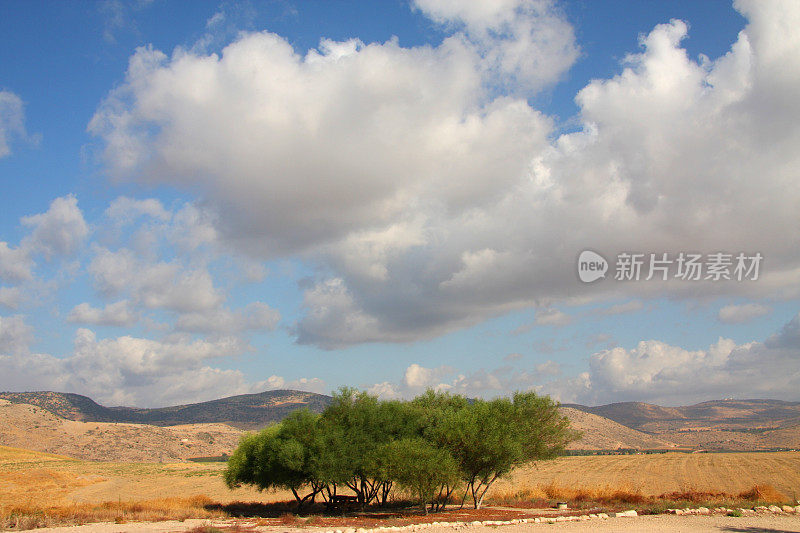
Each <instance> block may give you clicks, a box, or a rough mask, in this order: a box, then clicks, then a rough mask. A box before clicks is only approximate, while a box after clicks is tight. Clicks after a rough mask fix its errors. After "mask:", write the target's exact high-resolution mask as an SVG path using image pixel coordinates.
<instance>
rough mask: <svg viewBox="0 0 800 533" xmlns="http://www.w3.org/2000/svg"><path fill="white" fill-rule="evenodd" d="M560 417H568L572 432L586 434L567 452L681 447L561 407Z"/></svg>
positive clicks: (591, 415) (568, 447)
mask: <svg viewBox="0 0 800 533" xmlns="http://www.w3.org/2000/svg"><path fill="white" fill-rule="evenodd" d="M561 414H563V415H565V416H567V418H569V421H570V424H571V425H572V427H573V429H577V430H578V431H581V432H583V437H582V438H581V439H580V440H578V441H575V442H572V443H570V444H569V446H567V449H568V450H618V449H620V448H634V449H638V450H667V449H674V448H677V447H678V446H677V445H676V444H675V443H674V442H670V441H669V440H666V439H662V438H658V437H654V436H653V435H648V434H647V433H643V432H641V431H637V430H635V429H631V428H629V427H626V426H623V425H622V424H619V423H617V422H614V421H613V420H609V419H608V418H603V417H602V416H598V415H594V414H591V413H586V412H583V411H579V410H578V409H573V408H570V407H562V408H561Z"/></svg>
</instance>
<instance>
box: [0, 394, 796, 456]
mask: <svg viewBox="0 0 800 533" xmlns="http://www.w3.org/2000/svg"><path fill="white" fill-rule="evenodd" d="M3 400H5V401H6V402H8V404H7V405H5V406H3V412H2V414H3V416H2V417H0V419H2V420H3V421H4V422H5V424H4V425H5V426H6V427H4V428H0V444H5V445H10V446H21V447H28V448H31V449H36V450H40V451H46V452H51V453H64V454H67V455H72V456H74V457H82V458H105V459H107V460H110V459H112V458H117V457H122V456H124V457H133V456H136V457H140V458H141V460H159V458H160V456H161V455H163V454H162V453H161V452H158V453H159V455H153V453H156V452H153V453H151V452H143V451H138V452H133V451H131V449H132V448H137V447H138V448H139V449H141V448H142V447H144V446H151V445H152V446H154V447H155V448H154V449H155V450H158V449H159V447H160V446H161V445H160V444H159V443H160V442H163V443H166V444H165V446H166V448H164V450H166V451H165V453H166V454H167V456H168V457H167V458H188V457H195V456H203V455H205V456H213V455H220V454H222V453H227V452H230V451H231V450H232V449H233V448H234V447H235V445H236V442H237V441H238V438H239V435H240V434H241V431H242V430H252V429H258V428H261V427H263V426H266V425H268V424H270V423H272V422H276V421H279V420H282V419H283V418H284V417H285V416H287V415H288V414H289V413H290V412H291V411H293V410H295V409H299V408H303V407H308V408H309V409H311V410H312V411H314V412H321V411H322V410H323V409H324V408H325V407H326V406H327V405H329V404H330V401H331V397H330V396H325V395H321V394H314V393H310V392H301V391H293V390H277V391H267V392H262V393H259V394H244V395H239V396H231V397H227V398H221V399H218V400H212V401H208V402H200V403H194V404H187V405H178V406H174V407H161V408H154V409H146V408H137V407H105V406H103V405H100V404H98V403H96V402H95V401H94V400H92V399H91V398H87V397H86V396H81V395H79V394H70V393H59V392H24V393H10V392H6V393H0V402H3ZM11 405H15V406H18V407H20V408H22V407H24V406H27V407H28V408H31V407H36V408H37V409H38V410H37V411H35V412H29V411H25V409H22V410H16V411H14V410H12V409H9V408H8V407H9V406H11ZM561 409H562V412H563V413H564V414H566V415H567V416H568V417H569V418H570V420H571V423H572V425H573V427H574V428H575V429H578V430H580V431H582V432H583V434H584V436H583V438H582V439H581V440H580V441H577V442H574V443H572V444H571V445H570V449H571V450H614V449H619V448H630V449H640V450H652V449H676V448H695V449H707V450H736V451H746V450H776V449H800V403H797V402H795V403H792V402H781V401H777V400H719V401H711V402H703V403H700V404H696V405H690V406H683V407H662V406H659V405H653V404H647V403H641V402H624V403H613V404H608V405H601V406H597V407H587V406H583V405H572V404H567V405H564V406H562V408H561ZM12 415H13V416H12ZM201 433H202V434H203V435H202V436H199V435H200V434H201ZM208 435H211V436H212V440H213V443H211V442H206V441H208ZM204 439H205V441H204ZM29 441H30V442H36V443H37V444H36V445H35V446H32V445H31V446H27V445H26V443H27V442H29ZM203 442H206V444H202V443H203ZM131 443H137V444H136V446H131ZM176 443H177V444H176ZM187 443H189V444H187ZM191 443H199V444H197V445H195V444H191ZM119 450H122V452H119ZM137 453H138V454H139V455H138V456H137V455H136V454H137Z"/></svg>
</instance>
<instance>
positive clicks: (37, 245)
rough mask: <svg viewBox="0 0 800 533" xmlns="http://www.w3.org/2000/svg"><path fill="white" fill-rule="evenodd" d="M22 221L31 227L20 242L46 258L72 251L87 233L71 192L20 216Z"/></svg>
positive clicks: (85, 225) (69, 253)
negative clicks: (42, 209)
mask: <svg viewBox="0 0 800 533" xmlns="http://www.w3.org/2000/svg"><path fill="white" fill-rule="evenodd" d="M22 224H23V225H25V226H28V227H30V228H31V229H32V232H31V234H30V235H29V236H28V237H26V238H25V239H24V240H23V243H22V246H23V247H28V248H30V249H31V250H33V251H37V252H41V253H43V254H44V255H45V256H46V257H48V258H50V257H53V256H56V255H72V254H74V253H75V252H76V251H77V250H78V247H79V246H81V244H83V241H84V239H85V238H86V236H87V235H88V234H89V226H88V225H87V224H86V221H85V220H84V219H83V213H82V212H81V210H80V209H79V208H78V200H77V198H75V196H73V195H67V196H63V197H61V198H56V199H55V200H53V201H52V202H51V203H50V207H49V208H48V210H47V211H46V212H44V213H40V214H38V215H31V216H27V217H22Z"/></svg>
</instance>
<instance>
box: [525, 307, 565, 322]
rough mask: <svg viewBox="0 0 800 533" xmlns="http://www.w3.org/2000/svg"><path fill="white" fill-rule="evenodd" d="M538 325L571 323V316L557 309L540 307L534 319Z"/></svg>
mask: <svg viewBox="0 0 800 533" xmlns="http://www.w3.org/2000/svg"><path fill="white" fill-rule="evenodd" d="M534 321H535V322H536V324H537V325H540V326H566V325H568V324H571V323H572V317H571V316H569V315H568V314H566V313H564V312H562V311H559V310H558V309H552V308H548V309H540V310H538V311H536V318H535V319H534Z"/></svg>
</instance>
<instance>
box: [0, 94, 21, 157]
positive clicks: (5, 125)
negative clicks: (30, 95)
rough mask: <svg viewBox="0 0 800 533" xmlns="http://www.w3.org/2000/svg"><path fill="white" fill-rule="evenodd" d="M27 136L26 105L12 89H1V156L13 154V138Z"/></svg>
mask: <svg viewBox="0 0 800 533" xmlns="http://www.w3.org/2000/svg"><path fill="white" fill-rule="evenodd" d="M14 137H21V138H23V139H24V138H25V137H27V134H26V133H25V107H24V105H23V104H22V99H20V97H19V96H17V95H16V94H14V93H12V92H11V91H0V158H3V157H6V156H8V155H9V154H11V139H12V138H14Z"/></svg>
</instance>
